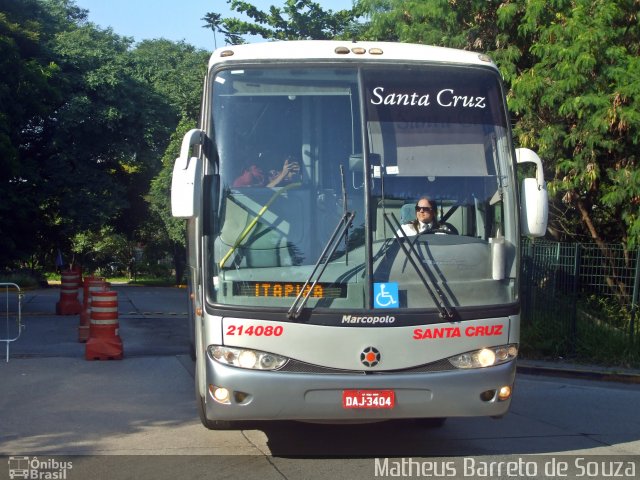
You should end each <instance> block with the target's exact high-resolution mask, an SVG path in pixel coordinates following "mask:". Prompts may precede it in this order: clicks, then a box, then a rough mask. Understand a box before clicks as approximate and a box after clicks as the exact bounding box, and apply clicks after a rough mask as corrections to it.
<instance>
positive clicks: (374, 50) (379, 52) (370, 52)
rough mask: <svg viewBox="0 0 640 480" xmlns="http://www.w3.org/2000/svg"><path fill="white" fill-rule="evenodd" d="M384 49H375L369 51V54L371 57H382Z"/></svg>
mask: <svg viewBox="0 0 640 480" xmlns="http://www.w3.org/2000/svg"><path fill="white" fill-rule="evenodd" d="M382 53H383V52H382V49H381V48H378V47H373V48H370V49H369V54H371V55H382Z"/></svg>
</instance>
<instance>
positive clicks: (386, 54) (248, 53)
mask: <svg viewBox="0 0 640 480" xmlns="http://www.w3.org/2000/svg"><path fill="white" fill-rule="evenodd" d="M262 60H280V61H287V60H310V61H314V60H317V61H321V62H322V61H336V62H342V61H346V62H348V61H351V62H354V61H366V60H369V61H378V62H384V61H391V62H398V61H400V62H402V61H410V62H415V61H424V62H442V63H448V64H451V63H455V64H464V65H483V66H491V67H493V68H495V69H496V70H497V67H496V65H495V64H494V63H493V61H492V60H491V59H490V58H489V57H488V56H487V55H485V54H482V53H478V52H470V51H466V50H456V49H453V48H444V47H434V46H431V45H420V44H414V43H395V42H375V41H370V42H354V41H348V40H291V41H278V42H263V43H253V44H245V45H228V46H225V47H222V48H218V49H217V50H215V51H214V52H213V54H212V55H211V59H210V61H209V68H212V67H213V66H214V65H219V64H221V63H222V64H224V63H226V62H230V63H231V62H232V63H235V62H242V61H262Z"/></svg>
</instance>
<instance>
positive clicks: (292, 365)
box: [278, 360, 455, 375]
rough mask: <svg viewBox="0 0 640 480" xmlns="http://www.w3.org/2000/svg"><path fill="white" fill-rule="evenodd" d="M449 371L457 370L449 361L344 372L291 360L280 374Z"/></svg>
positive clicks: (380, 373)
mask: <svg viewBox="0 0 640 480" xmlns="http://www.w3.org/2000/svg"><path fill="white" fill-rule="evenodd" d="M447 370H455V367H454V366H453V365H451V363H449V361H448V360H438V361H437V362H432V363H427V364H425V365H419V366H417V367H411V368H405V369H402V370H376V371H365V370H342V369H339V368H329V367H322V366H320V365H312V364H310V363H305V362H300V361H298V360H289V361H288V362H287V364H286V365H285V366H284V367H282V368H281V369H280V370H278V372H287V373H311V374H319V375H391V374H393V375H398V374H404V373H407V374H410V373H431V372H445V371H447Z"/></svg>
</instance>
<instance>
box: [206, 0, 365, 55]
mask: <svg viewBox="0 0 640 480" xmlns="http://www.w3.org/2000/svg"><path fill="white" fill-rule="evenodd" d="M227 3H228V4H229V5H230V8H231V10H233V11H236V12H238V13H240V14H243V15H245V16H246V17H249V18H250V19H251V21H245V20H240V19H237V18H221V15H220V14H218V13H213V12H212V13H207V15H206V16H205V17H204V18H203V20H204V21H205V26H208V27H209V28H211V29H212V30H213V32H214V34H215V32H219V33H222V34H223V35H224V38H225V41H226V42H227V43H229V44H231V45H237V44H241V43H244V39H243V36H244V35H253V36H260V37H262V38H264V39H270V40H328V39H333V38H338V37H343V38H353V37H355V36H357V35H358V32H359V31H360V25H359V24H358V23H356V20H357V18H358V17H359V16H360V14H359V10H358V9H357V8H356V7H354V8H351V9H350V10H340V11H338V12H333V11H332V10H326V11H325V10H323V9H322V7H321V6H320V4H319V3H316V2H313V1H311V0H285V2H284V5H283V6H282V7H281V8H279V7H276V6H273V5H272V6H271V7H269V11H268V12H263V11H260V10H258V9H257V8H256V7H255V6H253V5H252V4H251V3H249V2H244V1H241V0H227Z"/></svg>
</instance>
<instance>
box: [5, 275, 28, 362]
mask: <svg viewBox="0 0 640 480" xmlns="http://www.w3.org/2000/svg"><path fill="white" fill-rule="evenodd" d="M22 297H23V293H22V290H20V287H19V286H18V285H16V284H15V283H0V307H1V308H2V310H3V314H4V317H5V318H4V327H5V328H4V333H1V332H0V342H5V345H6V359H7V362H9V345H10V344H11V342H15V341H16V340H18V338H20V334H21V333H22V330H23V329H24V324H23V323H22Z"/></svg>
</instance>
